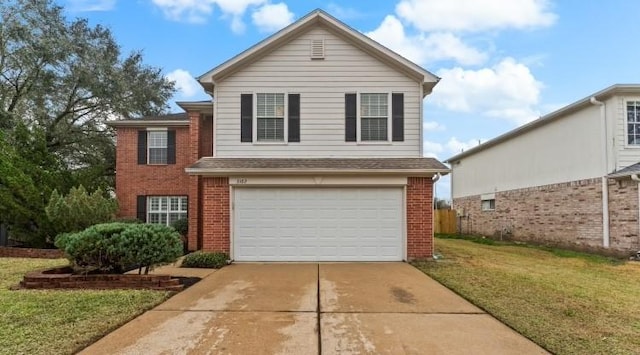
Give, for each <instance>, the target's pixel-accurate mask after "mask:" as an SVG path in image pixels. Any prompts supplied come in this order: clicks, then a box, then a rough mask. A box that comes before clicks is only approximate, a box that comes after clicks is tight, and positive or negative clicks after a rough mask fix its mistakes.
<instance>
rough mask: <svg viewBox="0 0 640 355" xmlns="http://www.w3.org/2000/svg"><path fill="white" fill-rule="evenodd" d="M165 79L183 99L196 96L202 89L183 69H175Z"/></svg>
mask: <svg viewBox="0 0 640 355" xmlns="http://www.w3.org/2000/svg"><path fill="white" fill-rule="evenodd" d="M167 79H168V80H169V81H173V82H174V83H175V86H176V89H177V90H178V92H179V93H180V96H181V97H183V98H188V97H193V96H196V95H198V94H199V93H200V92H201V91H202V88H201V86H200V84H198V82H197V81H196V79H194V78H193V76H192V75H191V74H190V73H189V72H188V71H186V70H184V69H176V70H174V71H172V72H171V73H169V74H167Z"/></svg>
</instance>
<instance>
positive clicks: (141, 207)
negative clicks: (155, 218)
mask: <svg viewBox="0 0 640 355" xmlns="http://www.w3.org/2000/svg"><path fill="white" fill-rule="evenodd" d="M136 218H137V219H139V220H141V221H142V222H146V221H147V196H144V195H138V198H137V206H136Z"/></svg>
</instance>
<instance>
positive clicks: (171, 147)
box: [167, 130, 176, 164]
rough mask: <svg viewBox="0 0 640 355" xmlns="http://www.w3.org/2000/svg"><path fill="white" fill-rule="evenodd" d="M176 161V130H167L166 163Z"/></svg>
mask: <svg viewBox="0 0 640 355" xmlns="http://www.w3.org/2000/svg"><path fill="white" fill-rule="evenodd" d="M175 163H176V131H173V130H170V131H167V164H175Z"/></svg>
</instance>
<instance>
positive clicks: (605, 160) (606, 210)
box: [589, 96, 610, 248]
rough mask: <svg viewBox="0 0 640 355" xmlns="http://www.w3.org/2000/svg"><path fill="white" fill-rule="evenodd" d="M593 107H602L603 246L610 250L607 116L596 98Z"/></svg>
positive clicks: (592, 101) (603, 105)
mask: <svg viewBox="0 0 640 355" xmlns="http://www.w3.org/2000/svg"><path fill="white" fill-rule="evenodd" d="M589 101H590V102H591V103H592V104H593V105H597V106H600V125H601V129H600V130H601V131H602V139H601V145H602V153H603V154H602V165H603V167H602V172H603V174H602V179H601V180H602V246H603V247H605V248H609V239H610V235H609V233H610V230H609V229H610V228H609V182H608V179H607V174H608V173H609V153H608V149H607V114H606V106H605V104H604V102H602V101H598V100H597V99H596V98H595V96H592V97H591V99H590V100H589Z"/></svg>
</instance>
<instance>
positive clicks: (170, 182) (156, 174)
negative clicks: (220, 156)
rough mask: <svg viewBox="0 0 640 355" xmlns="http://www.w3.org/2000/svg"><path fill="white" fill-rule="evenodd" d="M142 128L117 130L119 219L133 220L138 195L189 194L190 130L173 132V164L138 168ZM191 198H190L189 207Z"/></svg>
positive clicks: (182, 128) (180, 129)
mask: <svg viewBox="0 0 640 355" xmlns="http://www.w3.org/2000/svg"><path fill="white" fill-rule="evenodd" d="M144 129H145V128H144V127H142V128H141V127H135V128H134V127H118V129H117V139H118V141H117V147H116V196H117V197H118V203H119V206H120V211H119V213H118V215H119V216H120V217H130V218H135V217H136V196H138V195H167V196H168V195H182V196H187V195H189V178H188V176H187V174H186V173H185V172H184V169H185V168H186V167H187V166H189V165H190V164H191V162H192V161H191V159H190V156H189V128H188V127H172V128H171V129H175V131H176V164H168V165H138V131H139V130H144ZM191 201H192V197H191V196H189V205H191V203H192V202H191Z"/></svg>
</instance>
